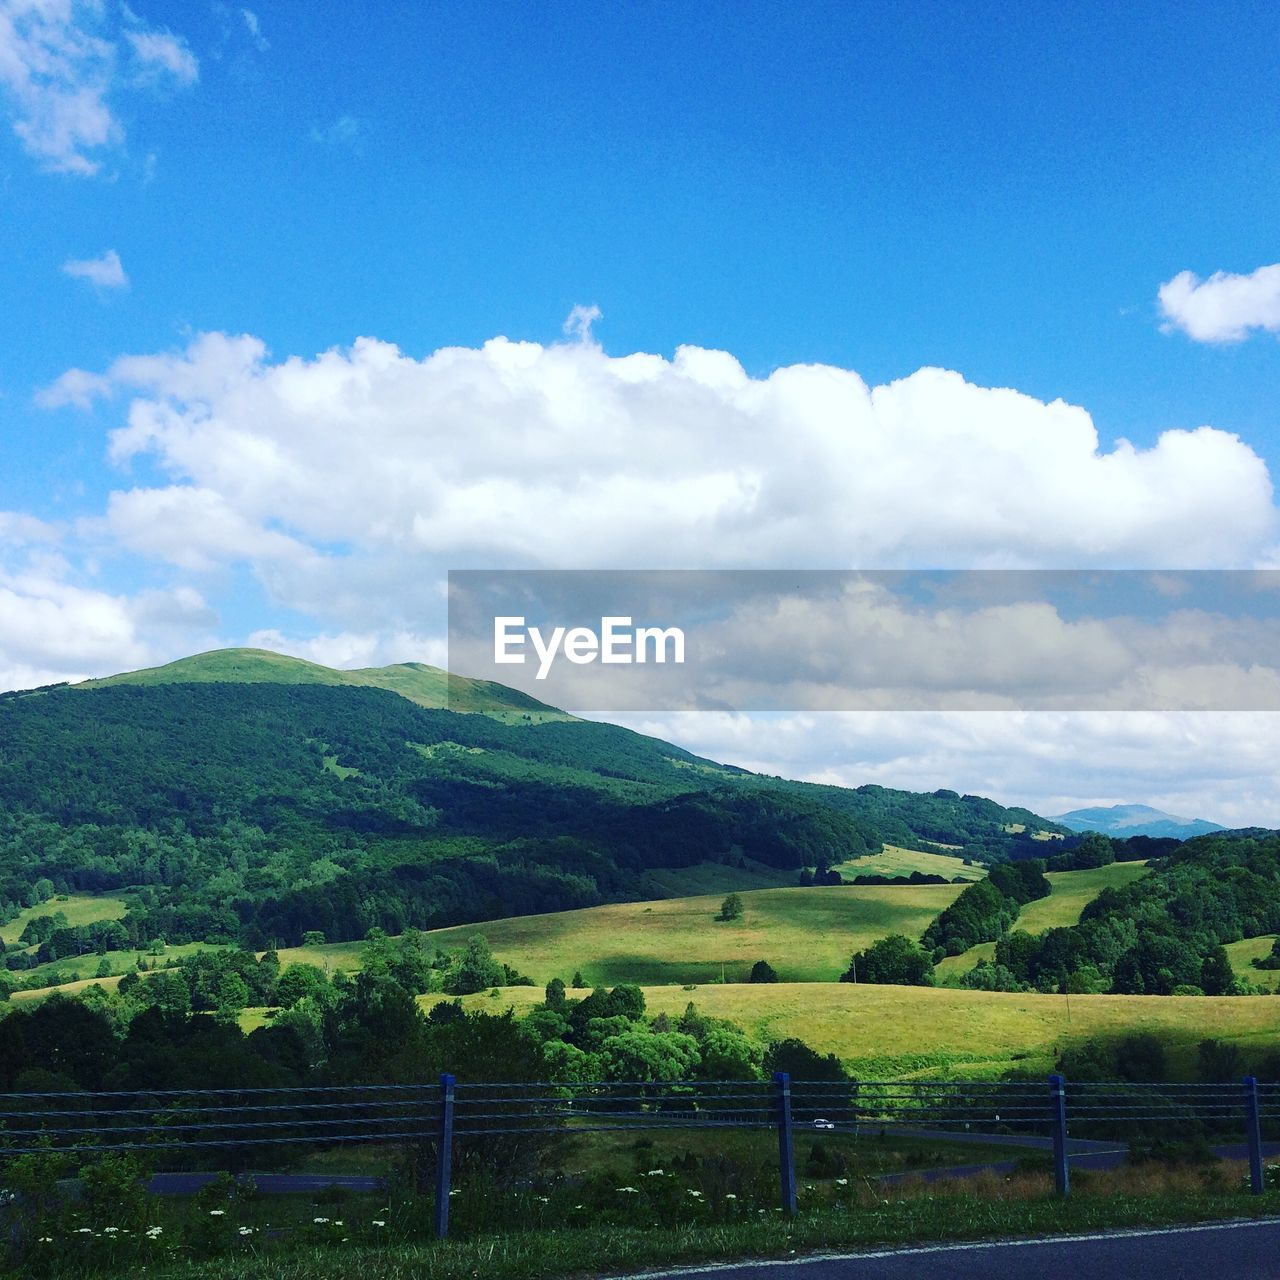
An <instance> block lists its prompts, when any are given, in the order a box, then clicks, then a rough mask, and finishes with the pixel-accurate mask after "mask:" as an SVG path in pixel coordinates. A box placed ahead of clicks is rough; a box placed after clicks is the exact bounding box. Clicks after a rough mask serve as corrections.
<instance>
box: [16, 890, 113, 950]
mask: <svg viewBox="0 0 1280 1280" xmlns="http://www.w3.org/2000/svg"><path fill="white" fill-rule="evenodd" d="M128 910H129V903H128V900H127V899H125V898H121V897H117V896H115V895H112V894H102V895H101V896H99V895H97V894H91V893H69V894H62V895H60V896H59V897H56V898H50V899H49V901H48V902H42V903H40V905H39V906H35V907H25V908H24V909H23V910H22V911H19V912H18V914H17V915H16V916H14V918H13V919H12V920H10V921H9V923H8V924H6V925H0V941H3V942H4V944H5V946H12V945H13V944H14V943H16V942H17V941H18V939H19V938H20V937H21V936H22V931H23V929H25V928H26V927H27V924H28V922H29V921H31V920H34V919H35V918H36V917H37V916H54V915H57V914H58V913H59V912H61V914H62V915H64V916H66V917H67V924H68V926H75V925H81V924H96V923H97V922H98V921H99V920H119V919H121V918H122V917H123V916H124V914H125V912H127V911H128Z"/></svg>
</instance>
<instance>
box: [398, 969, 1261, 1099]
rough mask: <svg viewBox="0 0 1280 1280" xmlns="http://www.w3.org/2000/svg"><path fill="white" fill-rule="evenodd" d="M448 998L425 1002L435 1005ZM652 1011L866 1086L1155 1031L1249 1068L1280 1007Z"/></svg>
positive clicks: (504, 996)
mask: <svg viewBox="0 0 1280 1280" xmlns="http://www.w3.org/2000/svg"><path fill="white" fill-rule="evenodd" d="M438 999H440V997H438V996H425V997H423V1000H424V1002H425V1003H427V1004H431V1003H433V1002H434V1001H436V1000H438ZM541 999H542V992H541V991H539V990H536V989H534V988H519V987H513V988H510V989H508V990H504V991H503V992H502V993H501V994H500V995H499V996H497V997H494V996H489V995H480V996H469V997H467V999H466V1000H465V1001H464V1004H466V1005H468V1006H469V1007H471V1008H478V1009H484V1010H487V1011H489V1012H498V1011H500V1010H502V1009H506V1008H515V1009H516V1010H517V1012H518V1011H519V1010H521V1009H523V1008H527V1007H528V1006H529V1005H531V1004H534V1003H536V1002H537V1001H539V1000H541ZM645 999H646V1001H647V1005H648V1010H647V1011H648V1012H649V1013H650V1014H657V1013H664V1012H665V1013H668V1014H675V1015H679V1014H680V1013H681V1012H682V1011H683V1010H684V1008H685V1006H686V1005H687V1004H688V1003H689V1002H690V1001H692V1002H693V1003H694V1004H695V1005H696V1006H697V1008H698V1010H699V1011H700V1012H701V1013H703V1014H706V1015H709V1016H712V1017H717V1018H728V1019H729V1020H730V1021H731V1022H735V1023H737V1024H738V1025H739V1026H740V1027H742V1028H743V1030H745V1031H747V1032H749V1033H750V1034H751V1035H752V1036H754V1037H755V1038H756V1039H758V1040H759V1041H761V1042H763V1041H765V1040H769V1039H782V1038H784V1037H786V1036H798V1037H799V1038H800V1039H802V1040H804V1041H805V1042H806V1043H807V1044H810V1045H812V1046H813V1047H814V1048H815V1049H818V1050H820V1051H821V1052H823V1053H834V1054H836V1055H837V1056H838V1057H839V1058H840V1059H841V1060H842V1061H843V1062H844V1063H845V1064H846V1065H847V1066H849V1067H851V1068H852V1069H853V1070H854V1071H855V1072H856V1073H857V1074H859V1075H861V1076H862V1077H863V1078H864V1079H875V1078H877V1077H884V1078H890V1079H896V1078H909V1077H911V1076H919V1077H924V1078H929V1077H937V1076H949V1077H951V1078H955V1079H963V1078H965V1077H975V1078H983V1077H990V1076H995V1075H999V1074H1000V1073H1001V1072H1003V1071H1006V1070H1008V1069H1009V1068H1010V1067H1020V1068H1025V1069H1027V1070H1032V1071H1036V1072H1048V1071H1049V1070H1051V1068H1052V1066H1053V1062H1054V1059H1055V1057H1056V1056H1057V1054H1058V1053H1059V1052H1060V1051H1061V1050H1062V1049H1063V1048H1065V1047H1066V1046H1068V1045H1071V1044H1076V1043H1079V1042H1081V1041H1085V1040H1090V1039H1106V1038H1108V1037H1118V1036H1121V1035H1127V1034H1130V1033H1132V1032H1138V1031H1149V1032H1153V1033H1155V1034H1157V1035H1159V1036H1160V1037H1161V1039H1163V1040H1165V1041H1166V1042H1167V1043H1168V1044H1169V1045H1170V1047H1171V1050H1172V1062H1173V1065H1174V1068H1175V1070H1178V1071H1180V1072H1182V1073H1184V1074H1185V1073H1190V1071H1191V1070H1192V1067H1193V1063H1194V1060H1195V1054H1196V1045H1197V1044H1198V1043H1199V1041H1200V1040H1202V1039H1204V1038H1206V1037H1215V1038H1217V1039H1222V1040H1228V1041H1231V1042H1232V1043H1234V1044H1237V1045H1239V1046H1240V1048H1241V1049H1242V1050H1243V1051H1244V1052H1245V1054H1246V1060H1250V1059H1253V1058H1256V1057H1257V1056H1259V1055H1260V1054H1262V1053H1264V1052H1271V1051H1274V1050H1276V1049H1280V1002H1277V1001H1274V1000H1267V999H1261V998H1259V997H1257V996H1221V997H1217V998H1215V999H1210V998H1209V997H1206V996H1071V997H1070V999H1068V998H1067V997H1065V996H1057V995H1054V996H1045V995H1035V994H1032V995H1023V994H1011V993H1007V992H988V991H963V990H954V989H951V988H946V987H878V986H870V985H867V984H859V985H857V986H854V985H852V984H849V983H824V984H822V985H815V984H813V983H808V984H804V983H780V984H778V985H776V986H749V985H745V984H739V985H729V986H719V985H707V986H699V987H697V988H696V989H695V990H693V991H686V990H684V989H683V988H681V987H646V988H645Z"/></svg>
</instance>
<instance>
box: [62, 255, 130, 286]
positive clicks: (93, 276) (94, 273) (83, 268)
mask: <svg viewBox="0 0 1280 1280" xmlns="http://www.w3.org/2000/svg"><path fill="white" fill-rule="evenodd" d="M62 272H63V274H64V275H68V276H71V277H72V279H75V280H87V281H88V282H89V283H90V284H91V285H93V286H94V287H95V288H98V289H127V288H128V287H129V277H128V276H127V275H125V273H124V264H123V263H122V262H121V261H120V255H119V254H118V253H117V252H116V251H115V250H114V249H108V250H107V251H106V252H105V253H103V254H100V255H99V256H98V257H96V258H72V259H71V260H70V261H68V262H64V263H63V264H62Z"/></svg>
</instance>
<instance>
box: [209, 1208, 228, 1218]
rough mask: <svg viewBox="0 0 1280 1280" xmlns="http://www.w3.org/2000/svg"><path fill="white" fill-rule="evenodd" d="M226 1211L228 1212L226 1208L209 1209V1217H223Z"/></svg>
mask: <svg viewBox="0 0 1280 1280" xmlns="http://www.w3.org/2000/svg"><path fill="white" fill-rule="evenodd" d="M225 1213H226V1210H225V1209H210V1210H209V1217H211V1218H221V1217H222V1215H223V1214H225Z"/></svg>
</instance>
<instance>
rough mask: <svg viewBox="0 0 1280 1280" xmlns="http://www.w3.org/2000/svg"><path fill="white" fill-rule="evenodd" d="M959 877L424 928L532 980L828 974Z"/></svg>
mask: <svg viewBox="0 0 1280 1280" xmlns="http://www.w3.org/2000/svg"><path fill="white" fill-rule="evenodd" d="M960 891H961V886H959V885H921V886H910V887H901V888H892V887H890V888H885V887H880V886H866V887H863V886H858V887H854V886H836V885H833V886H824V887H821V888H804V889H802V888H789V889H757V890H752V891H748V892H745V893H743V894H742V901H743V904H744V908H745V909H744V912H743V915H742V918H741V919H739V920H733V921H718V920H716V918H715V917H716V915H717V914H718V912H719V910H720V903H721V901H722V898H723V895H721V894H711V895H707V896H705V897H695V898H675V899H670V900H667V901H659V902H629V903H623V904H621V905H617V906H606V907H589V908H587V909H585V910H582V911H562V912H557V913H555V914H552V915H541V916H517V917H515V918H512V919H507V920H495V921H490V922H488V923H486V924H482V925H462V926H460V927H458V928H455V929H441V930H437V931H436V932H434V933H432V934H430V935H429V937H430V940H431V941H432V942H434V943H438V944H439V945H440V946H442V947H446V948H448V947H459V946H462V945H463V944H464V943H465V942H466V940H467V939H468V938H469V937H471V936H472V935H473V934H476V933H483V934H484V936H485V937H486V938H488V940H489V943H490V945H491V946H492V947H493V950H494V952H495V953H496V954H497V955H498V956H499V958H500V959H502V960H504V961H506V962H507V963H508V964H511V965H514V966H515V967H516V968H517V969H519V970H520V972H521V973H525V974H528V975H529V977H531V978H533V979H534V981H535V982H539V983H545V982H547V981H548V980H549V979H551V978H554V977H561V978H564V979H565V980H566V981H567V980H568V979H569V978H570V977H572V976H573V972H574V970H575V969H579V970H581V972H582V974H583V977H584V978H586V980H587V981H588V982H593V983H595V982H602V983H606V984H609V985H613V984H615V983H618V982H636V983H662V982H676V983H684V982H698V981H707V980H710V979H718V978H719V977H720V974H721V967H722V966H723V967H724V973H725V977H726V978H727V979H728V980H729V981H730V982H733V981H742V980H744V979H745V978H746V976H747V973H748V972H749V971H750V968H751V966H752V964H754V963H755V961H757V960H768V961H769V963H770V964H772V965H773V966H774V968H775V969H777V971H778V973H779V974H780V975H781V976H782V977H783V978H785V979H787V980H789V981H793V982H804V981H809V982H822V981H830V980H832V979H834V978H837V977H838V976H839V975H840V974H841V973H842V972H843V971H844V970H845V969H846V968H847V967H848V964H849V957H850V955H851V954H852V953H853V952H854V951H857V950H860V949H862V948H864V947H866V946H868V945H870V944H871V943H872V942H875V941H876V940H877V939H878V938H883V937H884V936H885V935H886V934H889V933H905V934H907V935H908V936H909V937H919V936H920V934H921V933H923V932H924V930H925V929H926V928H927V927H928V924H929V922H930V921H931V920H932V919H933V918H934V916H936V915H937V914H938V912H939V911H941V910H942V909H943V908H944V907H946V906H948V905H949V904H950V903H951V902H952V901H954V899H955V898H956V897H957V896H958V895H959V893H960Z"/></svg>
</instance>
